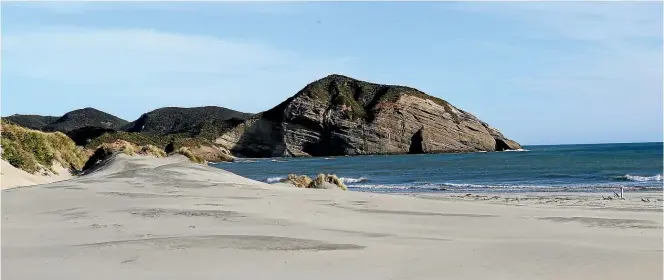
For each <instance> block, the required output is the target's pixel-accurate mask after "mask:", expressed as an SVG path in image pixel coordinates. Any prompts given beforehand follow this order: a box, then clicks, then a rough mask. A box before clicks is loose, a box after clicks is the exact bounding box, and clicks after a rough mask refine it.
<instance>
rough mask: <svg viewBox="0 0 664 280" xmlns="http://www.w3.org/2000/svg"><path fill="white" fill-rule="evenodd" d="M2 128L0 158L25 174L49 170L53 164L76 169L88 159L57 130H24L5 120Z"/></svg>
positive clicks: (0, 125) (0, 124)
mask: <svg viewBox="0 0 664 280" xmlns="http://www.w3.org/2000/svg"><path fill="white" fill-rule="evenodd" d="M0 127H1V128H2V137H1V139H0V142H1V144H2V158H3V159H4V160H6V161H7V162H9V163H10V164H11V165H12V166H14V167H16V168H19V169H22V170H24V171H26V172H28V173H33V174H34V173H36V172H39V171H43V170H44V169H45V170H46V171H50V172H52V173H55V170H54V169H53V164H54V163H56V162H57V163H59V164H60V165H62V167H64V168H68V169H74V170H80V169H81V168H82V167H83V165H84V164H85V162H86V161H87V159H88V155H87V154H86V153H85V152H84V151H83V149H81V148H79V147H76V144H74V142H73V141H72V140H71V139H69V137H67V136H66V135H64V134H62V133H60V132H54V133H46V132H41V131H37V130H32V129H27V128H24V127H21V126H18V125H14V124H11V123H8V122H5V121H2V122H0Z"/></svg>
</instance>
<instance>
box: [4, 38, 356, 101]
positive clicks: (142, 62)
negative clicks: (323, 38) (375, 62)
mask: <svg viewBox="0 0 664 280" xmlns="http://www.w3.org/2000/svg"><path fill="white" fill-rule="evenodd" d="M2 55H3V62H2V63H3V79H4V78H7V77H12V78H21V79H29V80H39V81H42V82H47V83H52V84H57V85H60V86H62V87H64V88H72V89H76V90H77V91H78V92H80V91H81V89H89V90H90V92H91V93H99V94H106V95H107V96H115V97H121V96H125V97H134V98H138V97H140V98H145V99H149V98H155V97H160V98H162V99H163V100H167V101H164V102H162V103H158V104H166V103H168V104H171V103H178V102H180V105H181V106H184V105H187V104H192V105H193V104H201V102H203V101H208V102H209V101H211V99H216V100H219V101H221V102H223V104H222V105H223V106H227V107H234V108H237V109H243V110H248V111H260V110H264V109H268V108H269V106H271V105H274V104H277V103H278V102H279V101H280V100H282V99H284V98H286V97H288V96H290V95H292V94H294V93H295V92H297V90H299V88H297V87H302V86H303V85H305V84H306V83H308V82H310V81H311V80H314V79H317V78H320V77H322V76H325V75H327V74H330V73H332V72H344V71H345V70H346V69H347V67H348V66H349V65H350V64H351V63H353V61H354V59H353V58H352V57H307V56H302V55H299V54H297V53H294V52H291V51H288V50H283V49H278V48H274V47H271V46H269V45H267V44H264V43H261V42H248V41H240V40H227V39H221V38H217V37H213V36H201V35H189V34H178V33H169V32H161V31H156V30H145V29H84V28H75V27H73V28H48V29H44V30H36V31H32V32H20V33H10V34H3V49H2ZM8 80H11V79H8ZM296 85H297V87H294V86H296ZM277 86H278V87H277ZM274 88H280V89H282V90H280V91H279V92H271V91H273V90H274ZM28 94H29V93H28ZM58 94H61V95H67V94H68V93H67V92H62V93H58ZM191 100H198V101H194V102H192V101H191ZM247 100H255V102H246V101H247ZM158 104H152V105H153V106H155V105H158ZM216 104H219V103H216Z"/></svg>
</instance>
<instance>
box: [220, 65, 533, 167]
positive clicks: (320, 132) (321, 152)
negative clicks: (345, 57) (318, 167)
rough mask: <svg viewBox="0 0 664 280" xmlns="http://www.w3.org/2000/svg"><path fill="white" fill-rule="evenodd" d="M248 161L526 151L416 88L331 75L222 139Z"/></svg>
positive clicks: (253, 117)
mask: <svg viewBox="0 0 664 280" xmlns="http://www.w3.org/2000/svg"><path fill="white" fill-rule="evenodd" d="M215 142H216V143H218V144H221V145H223V146H226V147H227V148H229V149H230V150H231V151H232V152H233V153H235V154H236V155H240V156H247V157H281V156H286V157H289V156H339V155H369V154H421V153H456V152H475V151H503V150H508V149H520V148H521V146H520V145H519V144H518V143H517V142H515V141H512V140H510V139H508V138H506V137H505V136H503V135H502V133H501V132H500V131H498V130H497V129H495V128H492V127H491V126H489V125H488V124H487V123H485V122H483V121H481V120H479V119H478V118H477V117H475V116H474V115H472V114H471V113H468V112H465V111H463V110H461V109H458V108H456V107H454V106H452V105H451V104H450V103H448V102H447V101H445V100H442V99H439V98H436V97H433V96H430V95H427V94H425V93H423V92H421V91H419V90H417V89H414V88H409V87H404V86H394V85H381V84H374V83H369V82H364V81H359V80H356V79H353V78H349V77H346V76H342V75H330V76H327V77H325V78H322V79H320V80H317V81H315V82H313V83H311V84H309V85H307V86H306V87H305V88H303V89H302V90H300V91H299V92H298V93H297V94H296V95H294V96H293V97H291V98H288V99H287V100H286V101H284V102H282V103H281V104H279V105H277V106H276V107H274V108H272V109H270V110H268V111H265V112H262V113H259V114H256V115H254V116H252V117H251V118H249V119H247V120H246V121H244V122H243V123H241V124H239V125H238V126H236V127H234V128H233V129H231V130H230V131H229V132H226V133H224V134H223V135H221V136H220V137H218V138H217V139H216V140H215Z"/></svg>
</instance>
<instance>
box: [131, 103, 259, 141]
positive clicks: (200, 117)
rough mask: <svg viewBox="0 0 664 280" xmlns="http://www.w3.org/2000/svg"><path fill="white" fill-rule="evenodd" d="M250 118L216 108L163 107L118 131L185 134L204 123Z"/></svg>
mask: <svg viewBox="0 0 664 280" xmlns="http://www.w3.org/2000/svg"><path fill="white" fill-rule="evenodd" d="M250 116H251V114H248V113H243V112H238V111H235V110H231V109H227V108H223V107H217V106H204V107H193V108H182V107H164V108H159V109H156V110H153V111H150V112H148V113H145V114H143V115H141V116H140V117H139V118H138V119H137V120H135V121H133V122H131V123H128V124H126V125H124V126H123V127H122V128H121V129H120V130H122V131H127V132H141V133H146V134H152V135H166V134H171V133H180V132H185V133H186V132H192V131H195V130H198V129H199V128H200V126H201V125H203V123H205V122H212V121H226V120H230V119H237V120H244V119H246V118H248V117H250Z"/></svg>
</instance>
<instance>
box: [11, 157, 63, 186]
mask: <svg viewBox="0 0 664 280" xmlns="http://www.w3.org/2000/svg"><path fill="white" fill-rule="evenodd" d="M0 162H2V166H0V189H9V188H16V187H23V186H32V185H39V184H48V183H52V182H57V181H63V180H68V179H71V178H73V176H72V175H71V173H70V172H69V170H67V169H65V168H63V167H62V165H60V164H58V163H55V164H53V166H54V169H55V171H56V172H57V174H49V175H40V174H30V173H28V172H25V171H23V170H21V169H18V168H16V167H14V166H12V165H11V164H9V162H7V161H5V160H0Z"/></svg>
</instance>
